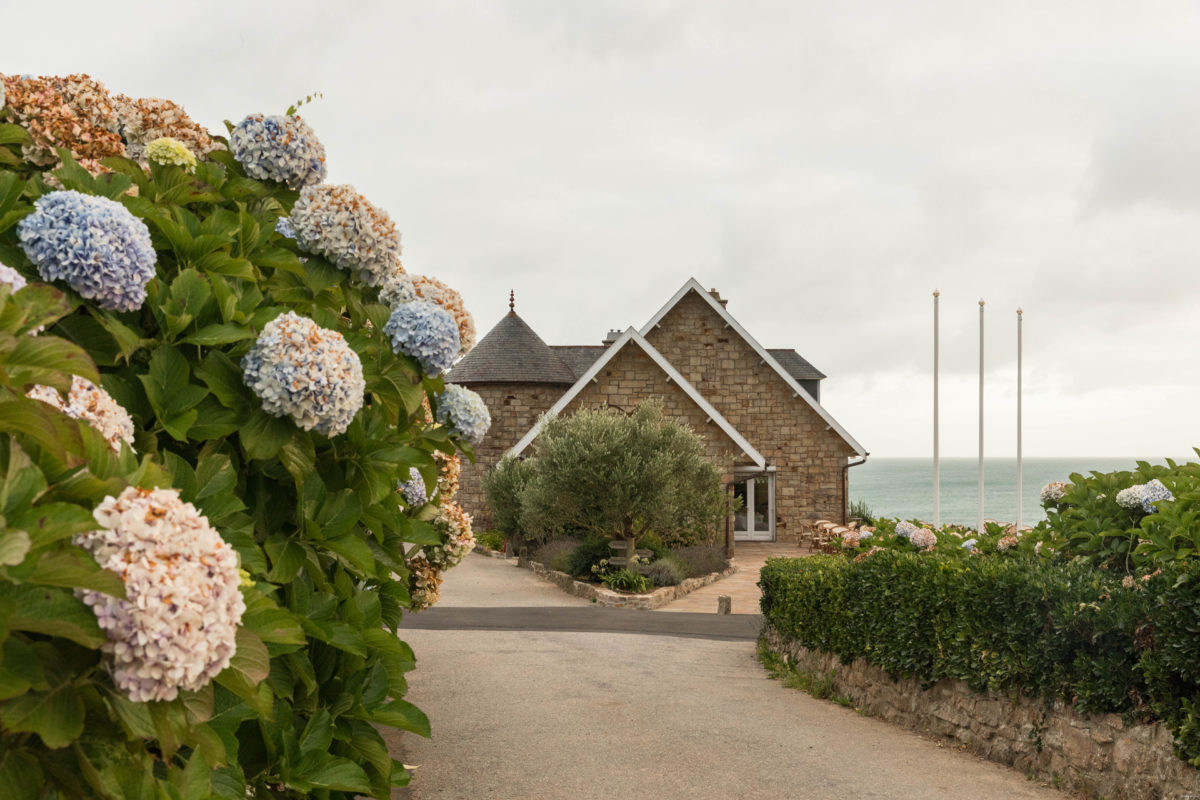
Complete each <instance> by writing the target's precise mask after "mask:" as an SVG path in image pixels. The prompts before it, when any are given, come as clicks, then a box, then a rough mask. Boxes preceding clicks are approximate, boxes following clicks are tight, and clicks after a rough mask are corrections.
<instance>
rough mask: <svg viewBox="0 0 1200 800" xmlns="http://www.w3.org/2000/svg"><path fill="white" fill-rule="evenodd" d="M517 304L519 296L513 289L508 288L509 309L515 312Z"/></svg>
mask: <svg viewBox="0 0 1200 800" xmlns="http://www.w3.org/2000/svg"><path fill="white" fill-rule="evenodd" d="M516 305H517V296H516V294H515V293H514V292H513V290H512V289H509V290H508V310H509V311H513V312H515V311H516V310H517V309H516Z"/></svg>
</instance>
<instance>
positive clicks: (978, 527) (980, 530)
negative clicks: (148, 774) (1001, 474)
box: [975, 298, 984, 534]
mask: <svg viewBox="0 0 1200 800" xmlns="http://www.w3.org/2000/svg"><path fill="white" fill-rule="evenodd" d="M977 521H978V522H977V524H976V526H975V530H976V532H977V533H979V534H983V533H984V529H983V299H982V298H981V299H980V300H979V509H978V515H977Z"/></svg>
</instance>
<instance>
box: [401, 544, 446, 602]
mask: <svg viewBox="0 0 1200 800" xmlns="http://www.w3.org/2000/svg"><path fill="white" fill-rule="evenodd" d="M405 566H407V567H408V571H409V575H408V596H409V598H410V599H411V603H410V605H409V608H410V609H412V610H413V611H423V610H424V609H426V608H429V607H430V606H431V605H433V604H434V603H436V602H437V601H438V600H439V599H441V586H442V570H441V569H440V568H438V567H436V566H434V565H433V564H430V563H429V562H428V561H427V560H426V559H425V558H424V557H422V556H417V557H416V558H413V559H410V560H409V561H408V562H407V563H406V564H405Z"/></svg>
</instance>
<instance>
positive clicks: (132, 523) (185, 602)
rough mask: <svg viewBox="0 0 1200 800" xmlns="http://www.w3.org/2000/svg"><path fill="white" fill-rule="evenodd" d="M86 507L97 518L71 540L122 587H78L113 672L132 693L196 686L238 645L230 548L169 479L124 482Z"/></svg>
mask: <svg viewBox="0 0 1200 800" xmlns="http://www.w3.org/2000/svg"><path fill="white" fill-rule="evenodd" d="M94 516H95V518H96V521H97V522H98V523H100V528H99V529H98V530H95V531H91V532H89V533H84V534H80V535H79V536H76V537H75V543H76V544H78V545H79V546H80V547H83V548H84V549H86V550H87V551H88V552H90V553H91V554H92V557H93V558H95V559H96V562H97V563H99V564H100V566H101V567H103V568H104V569H107V570H109V571H111V572H115V573H116V574H117V575H119V576H120V577H121V580H122V581H123V582H124V583H125V595H126V596H125V599H121V598H117V597H112V596H111V595H107V594H103V593H101V592H97V591H92V590H79V596H80V598H81V599H82V600H83V602H85V603H86V604H88V605H89V606H91V607H92V611H93V612H94V613H95V614H96V621H97V622H98V623H99V625H100V627H101V628H102V629H103V630H104V632H105V634H106V635H107V637H108V642H107V643H105V645H104V646H103V648H102V649H103V651H104V652H105V654H107V655H108V656H109V657H110V658H111V663H110V666H109V668H110V670H111V671H112V676H113V682H114V683H116V685H117V688H119V689H120V690H121V691H123V692H125V693H126V694H127V695H128V696H129V698H130V699H131V700H134V701H136V702H139V703H146V702H151V701H155V700H174V699H175V698H176V696H178V694H179V691H180V690H181V689H183V690H189V691H194V690H196V689H200V688H202V687H204V686H205V685H206V684H207V683H208V682H209V681H211V680H212V679H213V678H214V677H216V675H217V674H218V673H219V672H220V671H221V670H223V669H225V667H227V666H229V660H230V658H232V657H233V654H234V651H235V650H236V649H237V644H236V635H237V629H238V626H239V625H240V624H241V621H242V613H243V612H244V611H245V610H246V604H245V601H244V600H243V599H242V593H241V591H240V589H239V586H240V584H241V576H240V575H239V574H238V572H239V571H238V557H237V553H235V552H234V551H233V549H232V548H231V547H230V546H229V545H228V544H226V543H225V541H224V540H223V539H222V538H221V536H220V534H218V533H217V532H216V530H214V529H213V528H212V526H210V525H209V524H208V520H207V519H206V518H205V517H204V515H203V514H201V513H200V512H199V511H197V510H196V508H195V506H193V505H192V504H191V503H185V502H183V501H182V500H181V499H180V498H179V492H178V491H176V490H175V489H140V488H138V487H135V486H130V487H129V488H127V489H126V490H125V491H123V492H121V494H120V496H119V497H115V498H114V497H111V496H110V497H107V498H105V500H104V502H103V503H101V504H100V505H99V507H97V508H96V510H95V512H94Z"/></svg>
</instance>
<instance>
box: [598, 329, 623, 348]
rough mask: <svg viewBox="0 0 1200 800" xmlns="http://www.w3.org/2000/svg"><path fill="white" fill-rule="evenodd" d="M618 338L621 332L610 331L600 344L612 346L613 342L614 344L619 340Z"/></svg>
mask: <svg viewBox="0 0 1200 800" xmlns="http://www.w3.org/2000/svg"><path fill="white" fill-rule="evenodd" d="M620 338H621V332H620V331H618V330H610V331H609V332H608V335H607V336H605V337H604V341H603V342H601V344H604V345H610V344H612V343H613V342H615V341H616V340H617V339H620Z"/></svg>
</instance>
